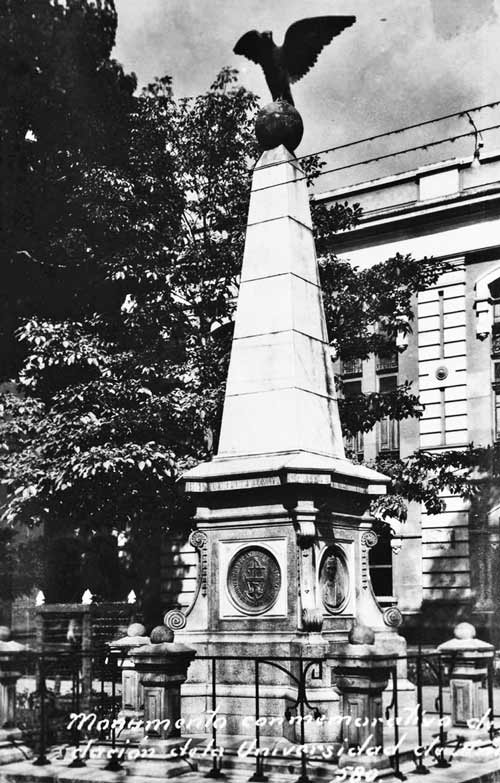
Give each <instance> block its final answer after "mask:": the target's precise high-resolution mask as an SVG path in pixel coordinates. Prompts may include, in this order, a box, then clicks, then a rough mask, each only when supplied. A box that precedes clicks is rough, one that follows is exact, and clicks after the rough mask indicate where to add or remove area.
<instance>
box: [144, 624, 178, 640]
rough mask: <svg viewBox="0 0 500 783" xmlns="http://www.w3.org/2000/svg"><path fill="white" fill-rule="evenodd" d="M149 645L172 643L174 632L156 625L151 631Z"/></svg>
mask: <svg viewBox="0 0 500 783" xmlns="http://www.w3.org/2000/svg"><path fill="white" fill-rule="evenodd" d="M149 638H150V639H151V644H163V643H164V642H173V641H174V632H173V631H171V630H170V628H166V627H165V626H164V625H157V626H156V627H155V628H153V630H152V631H151V636H150V637H149Z"/></svg>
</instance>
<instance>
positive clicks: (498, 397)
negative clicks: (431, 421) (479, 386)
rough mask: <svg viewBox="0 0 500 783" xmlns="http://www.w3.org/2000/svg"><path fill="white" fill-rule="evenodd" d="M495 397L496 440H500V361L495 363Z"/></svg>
mask: <svg viewBox="0 0 500 783" xmlns="http://www.w3.org/2000/svg"><path fill="white" fill-rule="evenodd" d="M493 395H494V404H495V433H494V435H495V440H500V361H499V362H493Z"/></svg>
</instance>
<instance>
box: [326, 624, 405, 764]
mask: <svg viewBox="0 0 500 783" xmlns="http://www.w3.org/2000/svg"><path fill="white" fill-rule="evenodd" d="M374 642H375V634H374V632H373V630H372V629H371V628H368V627H366V626H362V625H358V624H355V625H354V626H353V629H352V630H351V632H350V634H349V642H348V643H347V644H345V645H343V646H342V649H341V651H340V653H339V654H338V655H336V658H337V660H338V664H337V666H336V667H335V669H334V673H335V675H336V679H335V688H336V689H337V691H338V692H339V693H340V697H341V698H340V703H341V710H340V712H341V716H342V718H343V720H342V723H341V730H340V737H339V739H340V741H341V743H342V747H343V753H342V754H341V755H340V757H339V767H347V766H352V767H364V768H365V769H377V770H380V773H379V774H378V775H377V779H378V778H379V777H383V776H385V775H389V774H392V769H391V766H390V762H389V759H388V757H387V756H386V755H384V752H383V750H384V721H383V717H384V716H383V710H382V694H383V691H384V689H385V688H386V687H387V684H388V682H389V677H390V676H391V673H392V671H393V670H394V668H395V666H396V662H397V661H396V657H395V656H394V655H380V654H377V653H376V652H375V646H374ZM347 719H349V720H347ZM379 719H380V720H379Z"/></svg>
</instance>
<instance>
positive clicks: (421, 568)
mask: <svg viewBox="0 0 500 783" xmlns="http://www.w3.org/2000/svg"><path fill="white" fill-rule="evenodd" d="M315 198H316V200H318V201H322V202H324V203H326V204H328V203H334V202H336V201H340V202H343V201H345V200H347V201H349V202H351V203H354V202H359V203H360V204H361V206H362V208H363V218H362V220H361V222H360V224H359V225H358V226H357V227H356V228H355V229H354V230H351V231H349V232H346V233H345V234H339V236H338V238H337V242H336V246H335V251H336V252H337V254H338V255H339V257H341V258H344V259H349V261H350V262H351V263H352V264H353V265H355V266H357V267H359V268H366V267H367V266H370V265H372V264H375V263H378V262H380V261H384V260H385V259H387V258H390V257H392V256H394V255H396V253H398V252H399V253H401V254H403V255H406V254H407V253H410V254H411V255H412V256H413V257H414V258H416V259H418V260H421V261H422V263H432V259H446V260H448V261H449V262H450V263H451V264H452V265H453V271H451V272H448V273H446V274H445V275H443V276H442V277H441V278H440V279H439V280H438V282H437V283H436V285H435V286H434V287H432V288H430V289H428V290H426V291H422V292H420V293H419V294H418V298H417V299H416V301H415V311H414V315H415V317H414V321H413V322H412V332H411V334H410V335H409V337H408V345H407V348H406V350H405V351H403V352H402V353H399V354H397V353H395V354H394V356H392V357H384V358H378V357H374V356H372V357H370V358H369V359H368V360H366V361H364V362H349V363H344V366H343V367H338V371H339V372H340V373H341V374H342V378H343V382H344V393H346V394H350V393H358V392H359V391H363V392H369V391H379V392H383V391H385V390H389V389H391V388H394V387H395V386H396V385H397V384H399V383H402V382H403V381H405V380H409V381H411V383H412V389H413V391H415V392H418V394H419V396H420V401H421V403H422V404H423V405H424V406H425V408H424V412H423V415H422V418H421V419H420V420H418V419H408V420H403V421H401V422H399V423H398V422H395V421H390V420H386V421H382V422H380V423H379V425H378V426H377V427H376V428H374V429H373V430H372V431H371V432H369V433H366V434H364V435H360V436H358V437H357V438H355V439H351V440H350V442H349V443H348V444H347V445H348V447H349V449H350V450H351V451H352V452H354V453H355V454H357V456H358V457H359V458H363V459H364V460H367V461H370V460H373V459H374V458H375V457H376V456H377V455H384V454H399V455H400V456H401V457H405V456H408V455H410V454H412V453H413V452H415V451H416V450H417V449H425V450H426V451H429V452H436V451H442V450H448V449H463V448H464V447H466V446H467V444H469V443H471V442H472V443H474V445H475V446H487V445H491V444H493V443H495V442H496V441H497V440H499V439H500V154H491V155H487V156H484V158H483V159H482V161H481V163H480V164H479V163H478V161H473V160H471V159H464V160H457V159H454V160H450V161H446V162H442V163H438V164H435V165H431V166H426V167H425V168H421V169H418V170H414V171H409V172H405V173H403V174H398V175H396V176H391V177H388V178H385V179H378V180H374V181H371V182H366V183H362V184H359V185H356V186H355V187H350V188H348V189H342V190H335V191H330V192H327V193H322V194H319V195H317V196H315ZM478 481H479V486H480V493H479V495H478V498H477V499H476V500H474V501H473V502H468V501H464V500H463V499H462V498H460V497H456V496H443V498H444V500H445V503H446V511H444V512H443V513H441V514H437V515H429V514H427V513H426V512H425V509H424V508H421V507H420V506H419V505H418V504H416V503H414V504H411V507H410V509H409V514H408V521H407V523H406V524H405V525H404V527H403V531H402V538H403V545H402V547H401V549H400V551H399V553H398V554H394V553H393V552H392V551H391V550H390V546H388V545H387V544H386V545H381V547H380V548H379V551H378V552H377V551H374V559H373V562H372V580H373V583H374V586H375V591H376V592H377V594H378V595H379V596H380V600H381V601H382V602H385V601H388V602H389V601H391V600H394V598H395V597H397V600H398V605H399V607H400V609H401V611H402V612H403V615H404V617H405V626H404V627H405V628H406V632H407V635H408V638H409V639H410V640H413V641H417V640H423V641H425V642H429V643H432V642H434V641H437V640H438V639H440V638H442V637H443V626H446V627H447V628H451V627H452V626H453V624H454V623H456V621H457V620H458V619H467V620H472V622H473V623H474V624H476V626H478V627H479V628H481V630H482V631H483V633H487V634H489V635H490V637H492V638H493V639H494V640H495V641H497V640H496V638H495V632H494V628H495V627H496V626H498V625H499V623H498V620H499V619H500V617H499V614H500V612H499V608H500V595H499V588H500V582H499V580H498V575H497V574H498V570H499V554H498V550H499V545H500V532H499V520H500V493H499V492H498V489H497V488H496V487H495V486H494V485H492V483H491V482H488V481H484V480H483V479H482V477H481V476H480V475H479V474H478Z"/></svg>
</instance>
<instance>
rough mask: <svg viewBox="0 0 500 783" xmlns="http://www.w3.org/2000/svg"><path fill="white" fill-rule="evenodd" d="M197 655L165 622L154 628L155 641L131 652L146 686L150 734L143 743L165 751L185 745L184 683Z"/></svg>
mask: <svg viewBox="0 0 500 783" xmlns="http://www.w3.org/2000/svg"><path fill="white" fill-rule="evenodd" d="M195 655H196V652H195V650H193V649H191V648H190V647H186V645H184V644H178V643H176V642H175V641H174V633H173V631H171V630H170V628H166V626H164V625H160V626H157V627H156V628H154V629H153V630H152V632H151V644H147V645H145V646H144V647H139V648H136V649H135V650H134V651H133V652H132V653H131V657H132V660H133V661H134V664H135V667H136V670H137V672H138V673H139V681H140V684H141V685H142V687H143V688H144V720H145V723H146V736H145V738H144V740H143V741H142V743H143V744H148V745H157V746H159V750H160V749H161V751H162V752H163V751H165V752H168V751H169V750H172V749H173V748H175V747H177V746H180V745H182V744H183V742H184V741H183V740H182V738H181V730H180V728H179V724H178V722H179V720H180V718H181V685H182V683H184V682H185V681H186V678H187V671H188V668H189V665H190V664H191V662H192V660H193V658H194V657H195ZM176 724H177V725H176Z"/></svg>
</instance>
